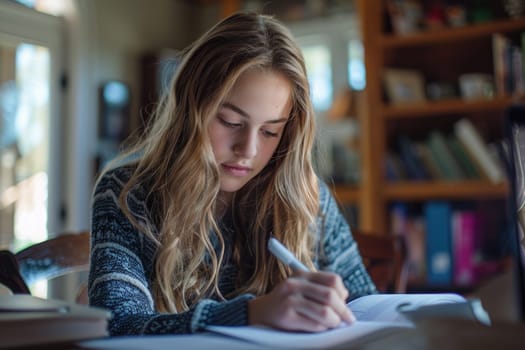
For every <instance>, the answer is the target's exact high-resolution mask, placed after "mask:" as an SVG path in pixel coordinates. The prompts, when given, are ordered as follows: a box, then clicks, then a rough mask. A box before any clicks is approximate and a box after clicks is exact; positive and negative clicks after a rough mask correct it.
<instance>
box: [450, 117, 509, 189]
mask: <svg viewBox="0 0 525 350" xmlns="http://www.w3.org/2000/svg"><path fill="white" fill-rule="evenodd" d="M454 132H455V134H456V136H457V138H458V139H459V141H460V142H461V143H462V144H463V146H464V147H465V149H466V150H467V152H468V154H469V155H470V156H471V157H472V158H473V160H474V161H475V162H476V163H477V164H478V166H479V167H480V169H481V170H482V171H483V173H485V175H486V176H487V177H488V179H489V180H490V181H492V182H494V183H500V182H502V181H503V180H504V179H505V172H504V170H503V168H502V166H501V163H500V162H499V161H498V160H497V159H496V158H495V157H494V154H493V152H491V150H490V149H489V147H488V145H487V143H485V142H484V141H483V138H482V137H481V135H480V134H479V132H478V130H477V129H476V127H475V126H474V125H473V124H472V122H471V121H470V120H468V119H465V118H463V119H460V120H459V121H457V122H456V123H455V124H454Z"/></svg>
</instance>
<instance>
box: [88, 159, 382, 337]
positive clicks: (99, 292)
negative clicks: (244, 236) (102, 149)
mask: <svg viewBox="0 0 525 350" xmlns="http://www.w3.org/2000/svg"><path fill="white" fill-rule="evenodd" d="M130 174H131V172H130V169H129V168H125V167H121V168H116V169H113V170H111V171H109V172H107V173H106V174H105V175H104V176H103V178H102V179H101V181H100V182H99V183H98V185H97V188H96V190H95V193H94V197H93V214H92V227H91V232H92V238H91V269H90V274H89V301H90V304H91V305H93V306H98V307H103V308H106V309H108V310H110V311H111V312H112V318H111V320H110V322H109V332H110V334H111V335H125V334H128V335H129V334H166V333H194V332H198V331H201V330H203V329H204V328H205V327H206V326H207V325H231V326H234V325H246V324H247V323H248V312H247V302H248V301H249V300H250V299H252V298H254V297H255V296H254V295H250V294H245V295H240V296H238V297H235V298H232V299H230V300H227V301H219V300H213V299H204V300H201V301H200V302H199V303H197V304H196V305H195V306H194V307H193V308H192V309H191V310H189V311H186V312H181V313H178V314H169V313H159V312H157V311H156V310H155V305H154V301H153V297H152V294H151V290H150V287H151V282H152V281H153V280H154V278H155V276H154V274H155V271H154V258H155V245H154V244H153V242H151V240H150V239H149V238H147V237H146V236H145V235H143V234H140V233H139V232H138V231H137V230H136V229H135V228H134V227H133V225H132V224H131V223H130V222H129V220H128V219H127V218H126V217H125V215H124V214H123V213H122V211H121V210H120V209H119V204H118V196H119V194H120V192H121V190H122V188H123V186H124V184H125V183H126V181H127V179H129V176H130ZM129 204H130V209H131V210H132V212H133V213H138V214H139V216H142V217H147V215H146V213H147V212H148V210H147V208H146V203H145V195H144V192H143V191H142V190H140V189H139V190H136V191H134V192H133V195H132V196H131V199H130V200H129ZM320 209H321V210H320V212H321V215H320V216H319V220H318V225H323V226H324V227H323V229H322V230H320V231H321V232H324V234H323V236H322V237H320V246H319V249H318V250H319V252H320V253H319V254H318V256H317V257H316V258H315V263H316V265H317V266H318V268H319V269H320V270H327V271H333V272H336V273H338V274H339V275H340V276H341V277H342V278H343V282H344V284H345V285H346V287H347V288H348V290H349V292H350V297H349V299H354V298H357V297H359V296H362V295H366V294H372V293H375V292H376V288H375V286H374V284H373V282H372V281H371V279H370V277H369V275H368V273H367V272H366V269H365V267H364V266H363V263H362V260H361V257H360V255H359V252H358V249H357V244H356V243H355V241H354V239H353V238H352V235H351V233H350V229H349V227H348V225H347V223H346V221H345V219H344V217H343V216H342V215H341V213H340V211H339V208H338V206H337V204H336V202H335V200H334V198H333V197H332V195H331V194H330V191H329V189H328V187H327V186H326V185H325V184H324V183H321V186H320ZM321 217H324V219H323V220H322V219H321ZM236 272H237V271H236V268H235V267H234V266H233V265H232V264H231V263H230V262H229V261H226V262H224V266H223V267H222V268H221V274H220V280H219V289H220V290H221V292H223V294H227V292H228V291H229V290H231V288H232V287H233V286H234V284H235V283H234V282H235V278H236V276H237V273H236Z"/></svg>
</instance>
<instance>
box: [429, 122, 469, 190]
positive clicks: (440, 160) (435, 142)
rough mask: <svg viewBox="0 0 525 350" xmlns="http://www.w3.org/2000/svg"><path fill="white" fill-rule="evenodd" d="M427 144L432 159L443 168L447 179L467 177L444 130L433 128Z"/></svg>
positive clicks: (442, 171)
mask: <svg viewBox="0 0 525 350" xmlns="http://www.w3.org/2000/svg"><path fill="white" fill-rule="evenodd" d="M427 146H428V148H429V149H430V154H431V155H432V159H434V161H435V163H436V164H437V166H438V167H439V168H440V169H441V173H442V174H444V176H445V179H446V180H462V179H465V178H466V175H465V174H464V173H463V170H462V169H461V167H460V165H459V163H458V162H457V161H456V159H455V158H454V155H453V154H452V151H451V150H450V148H449V146H448V145H447V140H446V138H445V136H444V134H443V133H442V132H440V131H438V130H432V131H431V132H430V135H429V136H428V141H427Z"/></svg>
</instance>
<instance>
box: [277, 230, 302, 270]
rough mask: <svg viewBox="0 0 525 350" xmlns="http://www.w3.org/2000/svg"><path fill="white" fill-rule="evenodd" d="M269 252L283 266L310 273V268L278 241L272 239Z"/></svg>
mask: <svg viewBox="0 0 525 350" xmlns="http://www.w3.org/2000/svg"><path fill="white" fill-rule="evenodd" d="M268 250H269V251H270V252H271V253H272V254H273V255H274V256H275V257H276V258H277V259H278V260H279V261H280V262H282V263H283V264H285V265H288V266H290V267H291V268H292V270H303V271H309V270H308V268H307V267H306V266H305V265H304V264H303V263H302V262H300V261H299V260H298V259H297V258H296V257H295V256H294V255H293V254H292V252H291V251H289V250H288V249H286V247H285V246H284V245H283V244H282V243H281V242H279V241H278V240H277V239H275V238H273V237H271V238H270V240H269V241H268Z"/></svg>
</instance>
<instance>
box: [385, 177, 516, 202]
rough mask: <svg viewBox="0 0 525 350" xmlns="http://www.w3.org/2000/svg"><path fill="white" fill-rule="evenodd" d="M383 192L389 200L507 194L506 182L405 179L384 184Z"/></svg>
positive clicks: (459, 197)
mask: <svg viewBox="0 0 525 350" xmlns="http://www.w3.org/2000/svg"><path fill="white" fill-rule="evenodd" d="M384 194H385V198H386V199H387V200H390V201H393V200H398V201H399V200H401V201H421V200H424V201H426V200H434V199H445V200H462V199H468V200H472V199H498V198H501V199H504V198H505V197H506V196H507V194H508V184H507V183H501V184H494V183H491V182H487V181H455V182H452V181H450V182H438V181H420V182H416V181H405V182H397V183H389V184H386V185H385V190H384Z"/></svg>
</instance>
